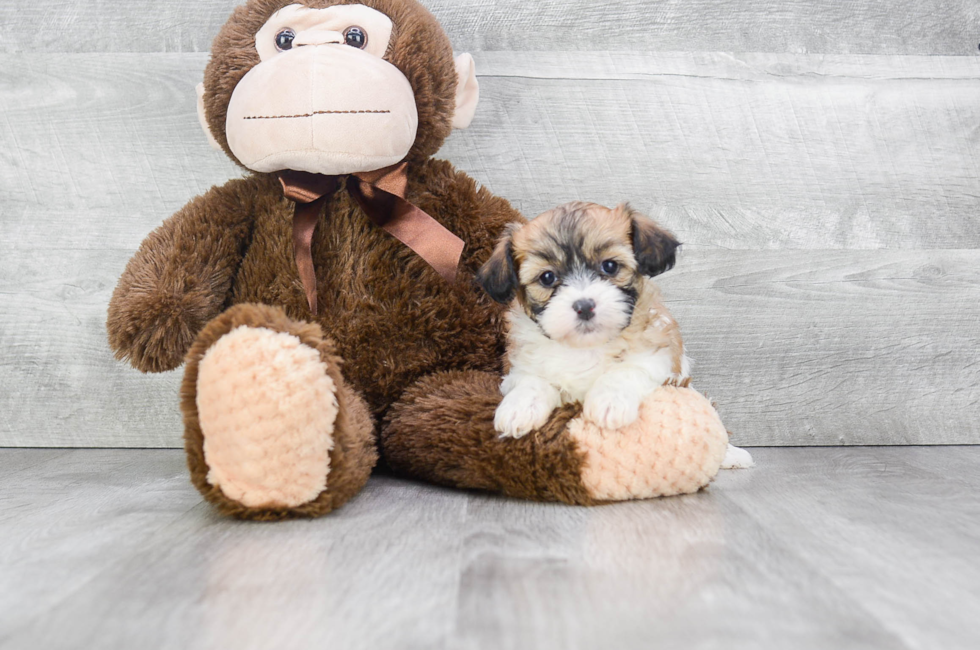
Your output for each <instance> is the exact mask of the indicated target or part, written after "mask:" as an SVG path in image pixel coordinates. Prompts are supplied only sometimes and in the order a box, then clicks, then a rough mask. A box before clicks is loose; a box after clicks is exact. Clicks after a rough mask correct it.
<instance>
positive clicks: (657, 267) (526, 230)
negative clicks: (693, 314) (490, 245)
mask: <svg viewBox="0 0 980 650" xmlns="http://www.w3.org/2000/svg"><path fill="white" fill-rule="evenodd" d="M677 246H678V244H677V242H676V240H674V239H673V236H672V235H670V233H668V232H666V231H664V230H662V229H661V228H660V227H659V226H657V225H656V224H655V223H654V222H652V221H650V220H649V219H647V218H646V217H644V216H642V215H639V214H637V213H635V212H633V211H632V210H630V209H629V207H628V206H620V207H618V208H616V209H615V210H610V209H608V208H603V207H602V206H597V205H595V204H586V203H573V204H569V205H566V206H561V207H560V208H556V209H555V210H552V211H550V212H546V213H545V214H543V215H541V216H539V217H537V218H536V219H534V221H532V222H531V223H529V224H527V225H525V226H523V227H521V228H517V227H514V228H511V229H510V230H509V231H508V233H507V234H506V235H505V237H504V238H503V239H502V240H501V242H500V244H499V245H498V247H497V249H496V250H495V252H494V255H493V257H491V259H490V261H489V262H487V264H486V265H484V267H483V269H481V272H480V276H481V278H480V279H481V282H483V285H484V287H485V288H486V289H487V291H488V292H489V293H490V295H491V296H492V297H493V298H494V299H495V300H499V301H501V302H511V307H510V310H509V311H508V313H507V318H508V321H509V324H510V331H509V339H508V357H507V361H508V364H509V373H508V375H507V376H506V377H505V378H504V381H503V384H502V386H501V392H502V393H503V394H504V399H503V401H502V402H501V404H500V406H499V407H498V409H497V413H496V417H495V419H494V426H495V428H496V430H497V431H498V432H499V433H500V434H501V436H508V437H520V436H523V435H526V434H527V433H529V432H531V431H533V430H535V429H537V428H539V427H541V426H543V425H544V424H545V423H546V422H547V421H548V417H549V416H550V414H551V412H552V411H553V410H554V409H555V408H556V407H558V406H560V405H561V404H569V403H574V402H579V403H582V404H583V409H584V415H585V418H586V419H588V420H591V421H593V422H594V423H596V424H598V425H599V426H601V427H603V428H606V429H619V428H621V427H624V426H626V425H628V424H631V423H632V422H634V421H635V420H636V419H637V417H638V416H639V408H640V404H641V402H642V401H643V399H644V398H645V397H646V396H647V395H649V394H650V393H651V392H653V391H654V390H655V389H656V388H657V387H658V386H661V385H663V384H664V383H665V382H668V381H671V380H673V381H677V382H681V381H684V380H685V379H687V376H688V370H689V366H690V364H689V363H688V361H687V358H686V356H685V355H684V344H683V341H682V340H681V336H680V331H679V330H678V327H677V323H676V321H674V319H673V318H672V317H671V316H670V314H669V312H668V311H667V309H666V307H664V305H663V304H662V302H661V301H660V291H659V289H658V288H657V286H656V285H655V284H654V283H653V282H651V281H650V280H649V278H650V277H652V276H654V275H656V274H658V273H660V272H662V271H664V270H666V269H667V268H670V266H672V265H673V262H674V251H675V249H676V247H677ZM515 298H516V299H515Z"/></svg>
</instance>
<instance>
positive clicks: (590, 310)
mask: <svg viewBox="0 0 980 650" xmlns="http://www.w3.org/2000/svg"><path fill="white" fill-rule="evenodd" d="M572 309H574V310H575V313H576V314H578V317H579V319H581V320H592V317H593V316H595V300H592V299H591V298H580V299H579V300H576V301H575V302H574V303H573V304H572Z"/></svg>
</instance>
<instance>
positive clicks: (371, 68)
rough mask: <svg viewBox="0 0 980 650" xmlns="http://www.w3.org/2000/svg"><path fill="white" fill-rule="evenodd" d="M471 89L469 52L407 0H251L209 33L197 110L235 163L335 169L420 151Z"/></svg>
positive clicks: (467, 102)
mask: <svg viewBox="0 0 980 650" xmlns="http://www.w3.org/2000/svg"><path fill="white" fill-rule="evenodd" d="M478 95H479V89H478V87H477V82H476V75H475V71H474V65H473V59H472V57H470V56H469V55H468V54H463V55H460V56H459V57H456V58H455V59H454V58H453V53H452V47H451V46H450V44H449V39H448V38H447V36H446V34H445V32H443V30H442V28H441V27H440V26H439V24H438V23H437V22H436V20H435V18H434V17H433V16H432V15H431V14H430V13H429V12H428V11H427V10H426V9H425V8H424V7H422V6H421V5H419V4H418V3H417V2H416V1H415V0H359V1H357V2H346V1H344V0H340V1H336V0H334V1H331V0H304V1H303V2H297V1H296V0H250V1H249V2H248V3H247V4H246V5H244V6H242V7H239V8H238V9H237V10H236V11H235V12H234V14H233V15H232V17H231V18H230V19H229V20H228V22H227V23H226V24H225V26H224V27H223V28H222V29H221V31H220V32H219V34H218V36H217V37H216V38H215V40H214V44H213V46H212V50H211V60H210V62H209V63H208V66H207V69H206V70H205V73H204V83H203V84H201V85H200V86H199V87H198V112H199V116H200V118H201V123H202V126H204V128H205V132H206V133H207V134H208V136H209V139H210V140H211V142H212V144H213V145H215V146H217V147H219V148H221V149H223V150H224V151H225V153H227V154H228V155H229V156H231V158H232V159H233V160H235V161H236V162H237V163H238V164H240V165H242V166H243V167H246V168H248V169H251V170H253V171H257V172H276V171H281V170H287V169H291V170H296V171H304V172H311V173H315V174H326V175H338V174H350V173H355V172H365V171H373V170H376V169H381V168H384V167H387V166H389V165H393V164H396V163H399V162H401V161H407V162H408V163H409V164H411V163H417V162H420V161H422V160H425V159H426V158H428V157H429V156H431V155H433V154H434V153H435V152H436V151H438V149H439V147H440V146H442V143H443V141H444V140H445V138H446V137H447V136H448V135H449V133H450V131H451V130H452V129H453V128H454V127H456V128H464V127H466V126H467V125H468V124H469V122H470V120H471V119H472V117H473V113H474V111H475V110H476V102H477V99H478Z"/></svg>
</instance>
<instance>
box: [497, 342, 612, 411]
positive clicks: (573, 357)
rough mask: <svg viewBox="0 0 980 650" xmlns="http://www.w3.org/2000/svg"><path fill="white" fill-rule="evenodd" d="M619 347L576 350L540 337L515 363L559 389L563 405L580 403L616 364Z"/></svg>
mask: <svg viewBox="0 0 980 650" xmlns="http://www.w3.org/2000/svg"><path fill="white" fill-rule="evenodd" d="M619 347H620V346H612V345H603V346H597V347H590V348H576V347H571V346H567V345H562V344H561V343H556V342H555V341H552V340H550V339H548V338H546V337H543V336H542V337H540V339H538V340H537V341H536V342H535V344H534V345H528V346H524V347H523V348H522V349H521V350H520V352H519V353H518V354H517V355H516V358H513V359H512V363H513V367H514V369H515V370H516V371H518V372H522V373H533V374H534V375H537V376H538V377H541V378H543V379H546V381H548V383H550V384H552V385H553V386H554V387H555V388H557V389H558V392H559V393H560V394H561V399H562V403H570V402H581V401H582V400H584V399H585V394H586V393H588V392H589V389H590V388H592V385H593V384H594V383H595V381H596V379H597V378H598V377H599V376H600V375H602V374H603V373H605V372H606V371H607V370H609V368H610V366H612V365H614V364H615V363H616V362H617V359H616V356H617V354H618V353H619V352H621V351H620V350H619Z"/></svg>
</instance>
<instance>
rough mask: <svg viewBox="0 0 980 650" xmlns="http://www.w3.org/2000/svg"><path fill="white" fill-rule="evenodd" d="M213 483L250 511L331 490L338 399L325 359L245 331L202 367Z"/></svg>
mask: <svg viewBox="0 0 980 650" xmlns="http://www.w3.org/2000/svg"><path fill="white" fill-rule="evenodd" d="M197 409H198V414H199V418H200V425H201V430H202V432H203V434H204V457H205V459H206V461H207V464H208V468H209V471H208V475H207V481H208V483H210V484H211V485H214V486H216V487H219V488H220V489H221V491H222V492H223V493H224V494H225V496H227V497H228V498H230V499H233V500H235V501H238V502H239V503H241V504H243V505H245V506H248V507H295V506H298V505H301V504H303V503H307V502H309V501H312V500H313V499H315V498H316V497H317V495H319V494H320V493H321V492H323V491H324V490H325V489H326V486H327V475H328V473H329V471H330V450H331V449H332V448H333V431H334V421H335V420H336V418H337V397H336V386H335V385H334V381H333V380H332V379H331V378H330V377H329V376H328V375H327V365H326V364H325V363H324V362H323V361H322V360H321V358H320V353H319V352H318V351H317V350H315V349H314V348H311V347H309V346H308V345H304V344H303V343H302V342H301V341H300V340H299V338H297V337H296V336H293V335H291V334H286V333H283V332H276V331H273V330H270V329H266V328H264V327H247V326H244V325H242V326H239V327H237V328H235V329H233V330H232V331H230V332H228V333H227V334H225V335H223V336H222V337H221V338H220V339H219V340H218V341H216V342H215V343H214V345H212V346H211V347H210V348H209V349H208V351H207V353H206V354H205V355H204V357H203V358H202V359H201V362H200V369H199V373H198V378H197Z"/></svg>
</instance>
